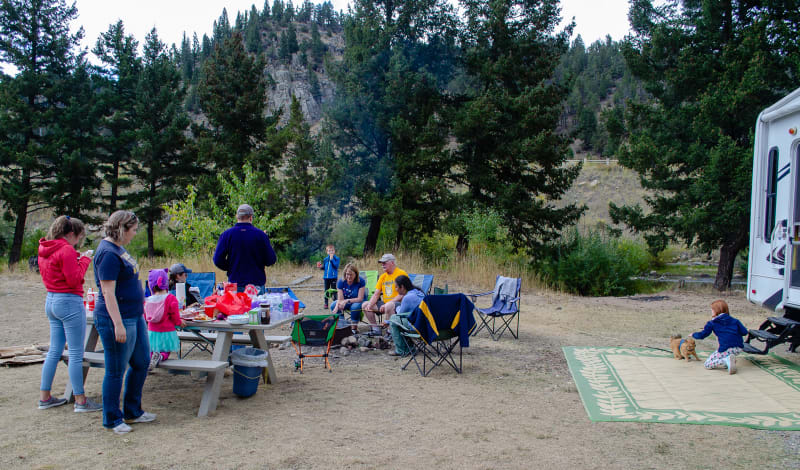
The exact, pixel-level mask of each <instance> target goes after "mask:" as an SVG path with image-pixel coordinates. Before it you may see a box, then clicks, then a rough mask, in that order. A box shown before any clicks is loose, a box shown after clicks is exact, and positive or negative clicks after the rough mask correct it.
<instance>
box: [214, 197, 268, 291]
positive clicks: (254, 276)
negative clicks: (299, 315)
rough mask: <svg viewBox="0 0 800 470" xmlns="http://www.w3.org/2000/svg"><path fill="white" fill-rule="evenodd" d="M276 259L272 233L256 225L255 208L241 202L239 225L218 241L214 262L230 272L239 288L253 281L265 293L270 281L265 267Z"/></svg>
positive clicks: (241, 288)
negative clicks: (271, 239)
mask: <svg viewBox="0 0 800 470" xmlns="http://www.w3.org/2000/svg"><path fill="white" fill-rule="evenodd" d="M277 260H278V258H277V256H275V250H273V249H272V244H271V243H270V242H269V236H268V235H267V234H266V233H265V232H264V231H262V230H259V229H258V228H256V227H254V226H253V208H252V207H250V205H249V204H242V205H241V206H239V209H238V210H237V211H236V225H234V226H233V227H231V228H229V229H228V230H226V231H224V232H223V233H222V235H220V237H219V240H218V241H217V249H216V250H214V265H216V266H217V267H218V268H219V269H222V270H223V271H225V272H227V273H228V282H235V283H236V284H237V286H236V287H237V289H238V290H239V292H244V289H245V287H247V285H248V284H253V285H254V286H256V287H258V288H259V293H262V292H263V290H264V289H263V287H264V284H265V283H266V282H267V276H266V274H265V273H264V268H266V267H267V266H272V265H273V264H275V262H276V261H277Z"/></svg>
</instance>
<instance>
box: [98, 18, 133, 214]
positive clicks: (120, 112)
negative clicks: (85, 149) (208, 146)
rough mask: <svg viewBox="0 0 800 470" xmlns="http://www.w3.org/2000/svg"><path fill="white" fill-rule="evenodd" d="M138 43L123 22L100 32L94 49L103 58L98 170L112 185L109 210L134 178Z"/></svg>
mask: <svg viewBox="0 0 800 470" xmlns="http://www.w3.org/2000/svg"><path fill="white" fill-rule="evenodd" d="M137 48H138V42H137V41H136V40H135V39H134V38H133V36H126V35H125V27H124V25H123V24H122V21H121V20H120V21H118V22H117V23H115V24H112V25H109V27H108V31H106V32H105V33H101V34H100V37H99V38H98V39H97V44H96V45H95V48H94V49H93V50H92V51H93V52H94V53H95V55H97V57H98V58H99V59H100V62H101V63H102V66H101V67H100V68H99V72H100V77H99V80H98V82H99V83H98V86H99V90H98V92H97V106H98V107H99V108H100V115H101V118H100V123H99V124H100V126H101V127H102V128H103V129H104V130H105V132H103V133H102V138H101V139H99V140H98V146H99V147H100V165H98V168H97V169H98V170H99V171H100V173H101V174H102V176H103V180H104V181H105V182H106V184H108V185H109V194H108V196H106V197H107V199H108V202H107V205H106V207H107V210H108V212H109V213H110V212H114V211H115V210H117V208H118V207H119V205H120V202H121V201H122V200H124V196H122V194H121V193H122V191H123V190H124V189H125V188H127V187H128V186H129V185H130V183H131V181H130V179H129V178H128V177H127V175H126V173H127V169H128V167H129V165H130V162H131V152H132V151H133V148H134V147H135V146H136V132H135V129H136V127H137V123H136V119H135V117H134V115H133V108H134V106H135V102H136V84H137V83H138V81H139V72H140V71H141V62H140V60H139V57H138V54H137Z"/></svg>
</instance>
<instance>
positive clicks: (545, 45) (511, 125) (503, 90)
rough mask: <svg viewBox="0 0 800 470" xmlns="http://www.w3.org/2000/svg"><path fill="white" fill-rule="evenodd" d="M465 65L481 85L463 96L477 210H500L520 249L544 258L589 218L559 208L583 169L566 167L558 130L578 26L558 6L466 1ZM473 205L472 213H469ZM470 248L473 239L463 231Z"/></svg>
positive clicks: (462, 136) (460, 126)
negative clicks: (562, 21) (546, 248)
mask: <svg viewBox="0 0 800 470" xmlns="http://www.w3.org/2000/svg"><path fill="white" fill-rule="evenodd" d="M462 6H463V8H464V10H465V12H466V21H467V28H466V29H465V32H464V37H463V40H462V41H463V44H464V48H465V50H464V56H463V60H464V62H463V67H464V69H465V71H466V73H467V74H468V76H469V77H470V79H471V80H472V82H473V83H474V88H473V89H472V90H470V91H469V92H468V93H466V94H464V95H463V96H460V97H459V98H457V101H460V103H459V105H458V107H457V110H456V115H455V124H454V135H455V136H456V139H457V140H458V148H457V149H456V151H455V153H454V157H455V159H456V161H457V162H458V164H457V165H456V166H454V168H453V171H454V175H453V176H454V178H455V181H457V182H459V183H461V184H463V185H464V187H465V188H466V191H467V193H466V196H467V197H468V200H467V203H468V204H470V205H473V204H474V205H477V208H478V209H482V210H485V209H490V208H491V209H494V210H496V211H497V212H499V213H500V215H501V216H502V218H503V221H504V224H505V225H506V227H508V231H509V232H508V235H509V239H510V240H511V241H512V242H513V243H514V245H515V246H516V247H518V248H524V249H527V250H528V251H531V252H532V251H535V250H536V249H537V248H539V247H541V246H542V244H544V243H547V242H549V241H552V240H554V239H555V238H556V237H558V236H559V234H560V231H561V229H562V228H563V227H564V226H566V225H568V224H570V223H573V222H574V221H576V220H577V219H578V217H579V216H580V214H581V213H582V208H580V207H576V206H575V205H574V204H568V205H560V206H559V205H557V202H558V200H559V199H560V198H561V196H562V195H563V194H564V192H565V191H566V190H567V189H569V187H570V186H571V184H572V182H573V181H574V179H575V178H576V177H577V176H578V173H579V172H580V166H573V167H565V166H564V162H565V160H566V159H567V157H568V155H569V148H568V145H569V141H568V139H567V138H565V137H564V136H562V135H561V134H559V133H558V132H557V131H556V127H557V125H558V121H559V115H560V113H561V104H562V102H563V101H564V98H565V97H566V90H565V89H563V88H562V87H560V86H558V85H557V84H555V83H554V82H553V76H554V71H555V68H556V66H557V65H558V63H559V61H560V59H561V57H562V55H563V54H564V53H565V52H566V51H567V48H568V45H569V43H568V38H569V33H570V30H571V27H568V28H567V29H566V30H565V31H562V32H560V33H558V34H556V35H552V33H551V31H553V30H554V29H555V27H556V25H557V24H558V23H559V17H558V2H557V1H556V0H546V1H531V0H508V1H503V2H498V1H489V0H464V1H463V2H462ZM467 207H468V206H467ZM459 236H460V240H459V242H460V243H459V246H460V247H461V248H462V250H463V249H464V248H465V245H466V243H465V240H464V239H465V238H466V237H467V234H466V233H461V234H459Z"/></svg>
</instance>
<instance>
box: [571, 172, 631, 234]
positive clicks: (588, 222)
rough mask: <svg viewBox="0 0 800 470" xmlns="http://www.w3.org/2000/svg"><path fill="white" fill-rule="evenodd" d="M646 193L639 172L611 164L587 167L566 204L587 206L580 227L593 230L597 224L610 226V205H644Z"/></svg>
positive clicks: (576, 181) (576, 182)
mask: <svg viewBox="0 0 800 470" xmlns="http://www.w3.org/2000/svg"><path fill="white" fill-rule="evenodd" d="M645 194H646V191H645V190H644V189H642V187H641V185H640V184H639V176H638V174H637V173H636V172H634V171H632V170H629V169H627V168H624V167H622V166H620V165H618V164H617V163H616V162H614V161H611V162H610V164H608V165H606V164H604V163H586V164H584V165H583V170H582V171H581V174H580V176H578V178H577V179H576V180H575V184H574V185H573V186H572V188H571V189H570V190H569V191H567V193H566V194H565V196H564V199H563V201H564V202H565V203H572V202H574V203H577V204H586V206H587V210H586V213H584V215H583V217H581V219H580V222H579V223H578V226H579V227H586V228H591V227H595V226H596V225H597V224H598V223H601V222H602V223H606V224H610V223H611V218H610V217H609V216H608V203H609V202H614V203H616V204H617V205H621V204H636V203H641V204H642V205H644V196H645Z"/></svg>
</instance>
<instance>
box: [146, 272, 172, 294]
mask: <svg viewBox="0 0 800 470" xmlns="http://www.w3.org/2000/svg"><path fill="white" fill-rule="evenodd" d="M147 285H148V286H150V288H151V289H153V288H155V287H158V288H159V289H161V290H167V288H168V287H169V276H167V270H166V269H151V270H150V273H149V274H148V275H147Z"/></svg>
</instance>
